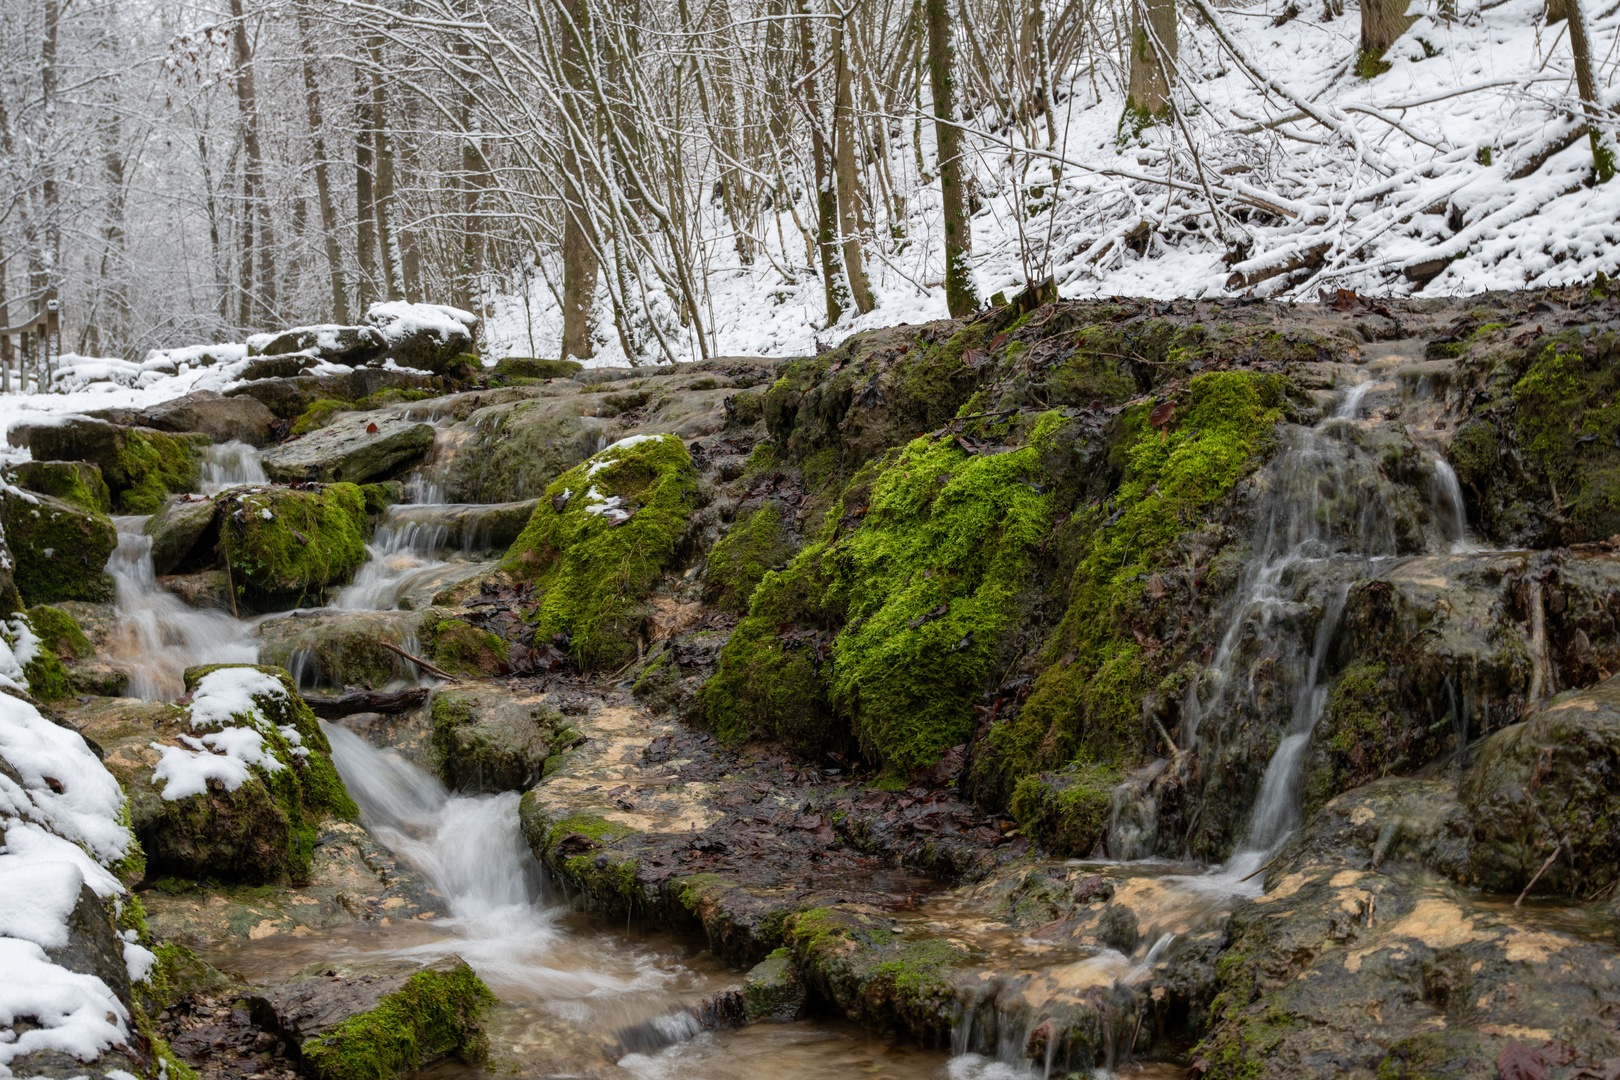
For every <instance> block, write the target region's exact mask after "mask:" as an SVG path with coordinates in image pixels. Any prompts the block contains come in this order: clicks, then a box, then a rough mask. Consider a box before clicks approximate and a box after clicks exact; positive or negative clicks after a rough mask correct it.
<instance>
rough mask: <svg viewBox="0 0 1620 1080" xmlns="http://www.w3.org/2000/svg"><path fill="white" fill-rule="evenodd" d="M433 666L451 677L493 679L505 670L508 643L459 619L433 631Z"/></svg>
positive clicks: (443, 623)
mask: <svg viewBox="0 0 1620 1080" xmlns="http://www.w3.org/2000/svg"><path fill="white" fill-rule="evenodd" d="M432 634H433V654H432V656H433V662H434V663H435V664H437V665H438V666H439V667H441V668H443V669H444V670H445V671H448V672H449V673H450V674H452V675H474V676H476V675H494V674H496V673H497V672H499V671H500V670H501V668H503V667H505V666H506V653H507V646H506V640H505V639H504V638H502V637H501V636H500V635H499V634H493V633H490V632H489V631H488V630H479V629H478V628H477V627H473V626H469V625H467V624H466V623H464V622H462V621H461V620H460V619H444V620H443V621H441V622H440V623H439V624H438V625H437V626H435V627H434V628H433V631H432Z"/></svg>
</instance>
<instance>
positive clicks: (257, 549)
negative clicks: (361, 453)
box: [220, 483, 371, 602]
mask: <svg viewBox="0 0 1620 1080" xmlns="http://www.w3.org/2000/svg"><path fill="white" fill-rule="evenodd" d="M221 498H222V502H221V513H222V521H221V523H220V547H221V550H222V553H223V554H224V556H225V559H226V561H227V562H228V563H229V564H230V569H231V574H232V576H233V578H234V580H235V582H236V586H237V588H238V589H239V590H242V591H245V592H247V593H249V594H253V595H257V596H259V597H263V598H274V599H277V600H292V601H295V602H298V601H309V600H315V601H317V602H318V601H319V599H320V598H321V597H322V596H323V595H324V593H325V591H326V589H328V588H329V587H332V586H336V585H342V584H344V583H345V582H347V581H348V580H349V578H350V577H351V576H353V574H354V571H355V570H356V568H358V567H359V566H360V564H361V563H363V562H365V561H366V534H367V532H368V531H369V529H370V527H371V517H370V515H369V514H368V513H367V512H366V499H365V495H364V494H362V492H361V491H360V489H359V488H358V487H357V486H355V485H354V484H349V483H340V484H327V485H324V486H322V487H318V488H314V489H309V490H304V489H296V490H295V489H292V488H254V489H236V490H233V491H231V492H228V493H226V494H225V495H224V496H222V497H221Z"/></svg>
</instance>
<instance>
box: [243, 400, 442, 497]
mask: <svg viewBox="0 0 1620 1080" xmlns="http://www.w3.org/2000/svg"><path fill="white" fill-rule="evenodd" d="M432 446H433V425H431V424H423V423H418V422H416V421H412V420H406V419H405V418H403V417H401V416H396V415H394V414H392V413H361V414H358V415H356V416H350V417H345V418H344V419H342V420H339V421H337V422H336V423H333V424H328V425H327V426H325V427H323V428H321V429H320V430H318V431H313V432H311V433H310V434H308V435H305V436H304V437H303V438H300V439H293V440H291V441H290V442H285V443H282V444H281V445H280V446H278V447H276V448H275V449H273V450H270V451H268V452H266V453H265V455H264V457H263V458H262V459H261V461H262V463H263V465H264V471H265V475H267V476H269V477H270V479H272V480H275V481H278V482H280V483H287V484H291V483H297V482H302V481H318V482H321V483H328V484H329V483H335V482H338V481H345V482H348V483H354V484H363V483H366V482H367V481H370V480H383V479H387V478H388V477H389V476H392V475H393V474H394V473H396V472H399V471H400V470H401V469H403V468H404V467H405V466H407V465H410V464H411V463H413V462H415V461H417V460H418V459H420V458H421V457H422V455H423V454H425V453H427V452H428V450H429V449H430V448H431V447H432Z"/></svg>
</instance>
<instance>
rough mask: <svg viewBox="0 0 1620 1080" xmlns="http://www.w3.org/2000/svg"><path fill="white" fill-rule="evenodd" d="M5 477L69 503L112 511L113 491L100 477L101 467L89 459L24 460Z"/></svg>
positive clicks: (87, 508) (14, 466)
mask: <svg viewBox="0 0 1620 1080" xmlns="http://www.w3.org/2000/svg"><path fill="white" fill-rule="evenodd" d="M6 480H7V482H9V483H12V484H16V485H17V486H18V487H23V488H27V489H28V490H29V491H37V492H39V493H40V494H42V495H50V496H53V497H55V498H58V499H61V500H62V501H64V502H70V503H72V504H73V505H75V506H77V507H79V508H80V509H83V510H91V511H94V512H96V513H98V514H107V513H111V512H112V494H111V493H110V492H109V491H108V490H107V481H105V480H103V479H102V477H101V467H100V466H99V465H96V464H94V463H93V462H88V461H25V462H23V463H22V464H20V465H13V466H12V467H11V468H9V469H7V470H6Z"/></svg>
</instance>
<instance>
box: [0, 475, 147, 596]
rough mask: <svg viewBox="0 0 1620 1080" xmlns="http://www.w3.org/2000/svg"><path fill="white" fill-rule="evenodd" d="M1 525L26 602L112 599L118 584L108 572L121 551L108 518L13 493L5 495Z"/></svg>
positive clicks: (43, 497) (0, 508) (55, 501)
mask: <svg viewBox="0 0 1620 1080" xmlns="http://www.w3.org/2000/svg"><path fill="white" fill-rule="evenodd" d="M0 526H3V527H4V529H5V535H6V541H7V543H8V544H9V545H10V547H11V555H12V558H13V559H14V560H15V563H16V566H15V569H14V570H13V571H12V573H13V576H14V580H15V582H16V585H17V589H18V591H19V592H21V594H22V598H23V601H24V602H25V603H28V604H31V605H32V604H48V603H53V602H55V601H58V600H88V601H91V602H95V603H100V602H103V601H107V600H111V599H112V598H113V592H114V588H113V580H112V578H111V576H109V575H108V574H107V573H106V571H105V569H104V568H105V567H106V565H107V557H108V556H109V555H111V554H112V552H113V549H114V548H115V547H117V546H118V530H117V529H116V528H115V527H114V526H113V523H112V521H111V519H109V518H108V517H107V515H105V514H102V513H98V512H96V511H94V510H85V509H83V508H81V507H78V506H75V505H74V504H72V503H68V502H64V501H62V500H61V499H53V498H52V497H51V496H49V495H30V494H28V493H26V492H19V491H18V490H17V489H15V488H13V489H10V490H8V491H5V492H3V493H0Z"/></svg>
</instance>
